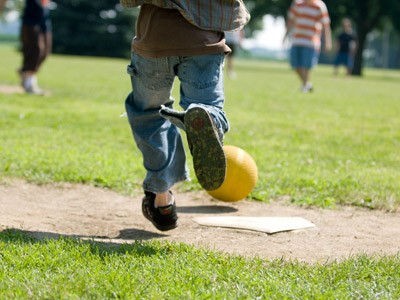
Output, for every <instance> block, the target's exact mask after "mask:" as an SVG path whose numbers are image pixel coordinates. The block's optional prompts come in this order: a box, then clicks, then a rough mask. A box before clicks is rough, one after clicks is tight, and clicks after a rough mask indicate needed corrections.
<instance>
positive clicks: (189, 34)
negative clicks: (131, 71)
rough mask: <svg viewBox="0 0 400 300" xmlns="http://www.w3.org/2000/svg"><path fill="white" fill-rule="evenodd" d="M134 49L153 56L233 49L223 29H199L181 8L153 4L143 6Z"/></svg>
mask: <svg viewBox="0 0 400 300" xmlns="http://www.w3.org/2000/svg"><path fill="white" fill-rule="evenodd" d="M132 50H133V51H134V52H135V53H137V54H139V55H141V56H144V57H150V58H156V57H163V56H193V55H205V54H215V53H224V52H230V49H229V47H228V46H227V45H226V44H225V38H224V34H223V32H219V31H209V30H203V29H200V28H198V27H196V26H194V25H192V24H190V23H189V22H188V21H187V20H186V19H185V18H184V17H183V16H182V15H181V14H180V12H179V11H178V10H176V9H166V8H160V7H157V6H154V5H151V4H143V5H142V6H141V8H140V14H139V18H138V20H137V24H136V36H135V38H134V39H133V41H132Z"/></svg>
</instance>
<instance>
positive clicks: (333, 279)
mask: <svg viewBox="0 0 400 300" xmlns="http://www.w3.org/2000/svg"><path fill="white" fill-rule="evenodd" d="M0 249H1V250H0V298H2V299H27V298H29V299H110V298H118V299H121V298H122V299H353V298H365V299H375V298H380V299H398V298H399V297H400V288H399V287H400V271H399V270H400V257H399V255H392V256H376V257H368V256H365V255H359V256H356V257H350V258H348V259H347V260H344V261H340V262H339V261H333V262H327V263H317V264H314V265H308V264H305V263H302V262H299V261H283V260H271V261H265V260H262V259H258V258H253V259H246V258H243V257H239V256H228V255H223V254H220V253H217V252H214V251H210V250H202V249H195V248H194V247H193V246H187V245H184V244H174V243H160V242H156V241H153V242H141V241H137V242H134V243H133V244H123V245H118V244H112V243H100V242H94V241H90V240H89V241H80V240H74V239H70V238H63V237H60V238H58V239H44V240H37V239H35V238H33V237H31V236H29V235H28V234H27V233H26V232H21V231H17V230H5V231H2V232H0Z"/></svg>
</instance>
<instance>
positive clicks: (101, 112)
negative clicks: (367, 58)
mask: <svg viewBox="0 0 400 300" xmlns="http://www.w3.org/2000/svg"><path fill="white" fill-rule="evenodd" d="M0 56H1V57H2V62H6V63H3V64H2V68H0V78H1V82H0V84H6V85H7V84H8V85H17V84H18V77H17V74H16V72H15V70H16V69H17V68H18V65H19V63H20V56H19V54H18V53H17V52H15V50H14V48H13V47H11V46H4V45H2V46H0ZM127 63H128V62H127V61H126V60H119V59H99V58H88V57H66V56H56V55H54V56H52V57H51V58H50V59H49V60H48V61H47V62H46V64H45V65H44V66H43V70H42V72H41V73H40V82H41V83H42V86H43V87H44V88H46V89H49V90H51V91H52V93H53V94H52V96H51V97H34V96H27V95H18V94H15V95H3V94H0V102H1V110H0V141H1V143H0V179H1V178H5V177H18V178H23V179H26V180H28V181H32V182H35V183H45V182H62V181H67V182H73V183H77V182H79V183H85V184H90V185H95V186H101V187H106V188H110V189H113V190H115V191H118V192H120V193H124V194H138V193H141V188H140V186H141V181H142V179H143V176H144V170H143V168H142V162H141V157H140V154H139V152H138V150H137V149H136V147H135V145H134V142H133V139H132V137H131V133H130V129H129V126H128V122H127V120H126V118H124V117H120V115H121V114H122V113H123V112H124V98H125V97H126V95H127V94H128V93H129V91H130V81H129V77H128V75H126V73H125V68H126V64H127ZM236 67H237V72H238V80H236V81H229V80H227V82H226V95H227V102H226V111H227V114H228V117H229V119H230V122H231V125H232V129H231V131H230V132H229V133H228V134H227V136H226V139H225V143H226V144H233V145H236V146H239V147H241V148H243V149H245V150H246V151H247V152H249V153H250V154H251V155H252V156H253V157H254V159H255V160H256V162H257V165H258V168H259V181H258V184H257V186H256V188H255V190H254V191H253V193H252V194H251V197H252V198H254V199H258V200H261V201H265V202H270V201H274V200H276V199H280V198H285V199H289V200H288V201H290V202H292V203H294V204H296V205H316V206H321V207H330V208H333V207H335V206H337V205H358V206H365V207H369V208H375V209H386V210H398V209H399V206H400V190H399V179H400V154H399V153H400V152H399V150H398V149H399V144H400V118H399V117H398V113H399V111H400V101H399V100H398V95H399V94H400V86H399V84H398V82H399V80H400V72H399V71H384V70H371V69H367V70H366V76H365V77H363V78H345V77H341V76H339V77H336V78H335V77H333V76H332V69H331V67H330V66H318V68H317V69H316V70H315V71H314V72H313V82H314V85H315V88H316V91H315V93H313V94H309V95H304V94H301V93H299V92H298V85H299V84H298V80H297V78H296V77H295V74H294V73H293V72H292V71H291V70H290V69H289V67H288V66H287V64H285V63H273V62H260V61H237V65H236ZM174 95H175V96H177V95H178V90H177V86H176V87H175V91H174ZM177 100H178V99H177ZM188 163H189V166H190V168H191V161H190V157H189V162H188ZM192 174H193V172H192ZM199 188H200V186H199V185H198V183H197V182H196V181H195V180H194V181H193V182H192V183H182V184H180V185H179V189H182V190H191V189H199ZM399 270H400V257H399V255H392V256H389V255H381V256H366V255H357V256H355V257H350V258H348V259H344V260H342V261H328V262H326V263H316V264H312V265H310V264H306V263H302V262H298V261H285V260H272V261H266V260H263V259H249V258H243V257H239V256H229V255H223V254H220V253H217V252H213V251H207V250H201V249H196V248H194V247H191V246H187V245H183V244H175V243H166V242H162V243H161V242H154V241H152V242H140V241H138V242H136V243H135V244H133V245H117V244H112V243H107V244H104V243H98V242H94V241H91V242H90V241H89V242H88V241H86V242H85V241H79V240H75V239H68V238H61V239H58V240H54V239H50V240H47V239H45V240H37V239H34V238H32V237H30V236H29V235H28V234H26V233H25V232H21V231H16V230H5V231H2V232H0V298H2V299H3V298H4V299H47V298H50V299H59V298H64V299H98V298H100V299H101V298H124V299H140V298H142V299H162V298H168V299H305V298H309V299H350V298H351V299H353V298H355V299H364V298H365V299H375V298H380V299H398V298H400V288H399V286H400V273H399V272H400V271H399Z"/></svg>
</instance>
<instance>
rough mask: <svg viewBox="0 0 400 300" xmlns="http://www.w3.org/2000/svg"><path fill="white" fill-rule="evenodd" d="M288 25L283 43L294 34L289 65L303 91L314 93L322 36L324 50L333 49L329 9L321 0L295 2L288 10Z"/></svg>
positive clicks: (298, 0) (297, 0)
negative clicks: (322, 36)
mask: <svg viewBox="0 0 400 300" xmlns="http://www.w3.org/2000/svg"><path fill="white" fill-rule="evenodd" d="M286 24H287V29H286V34H285V38H284V39H286V38H287V37H288V35H289V34H290V33H292V31H293V33H292V41H291V42H292V48H291V50H290V64H291V66H292V68H293V69H294V70H295V71H296V73H297V75H298V77H299V79H300V81H301V83H302V86H301V91H302V92H303V93H308V92H311V91H312V90H313V85H312V83H311V81H310V77H311V71H312V69H313V68H314V67H315V65H316V64H317V63H318V59H319V53H320V49H321V34H322V33H324V38H325V44H324V46H325V50H326V51H329V50H331V48H332V36H331V27H330V17H329V13H328V9H327V7H326V5H325V3H324V2H323V1H321V0H294V1H293V2H292V4H291V6H290V8H289V12H288V19H287V22H286Z"/></svg>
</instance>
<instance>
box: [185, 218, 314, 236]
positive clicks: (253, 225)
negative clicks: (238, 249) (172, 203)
mask: <svg viewBox="0 0 400 300" xmlns="http://www.w3.org/2000/svg"><path fill="white" fill-rule="evenodd" d="M193 220H194V221H195V222H196V223H198V224H200V225H205V226H213V227H228V228H236V229H247V230H255V231H262V232H266V233H276V232H281V231H291V230H298V229H306V228H313V227H315V225H314V224H313V223H311V222H310V221H307V220H306V219H303V218H301V217H239V216H231V217H198V218H193Z"/></svg>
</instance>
